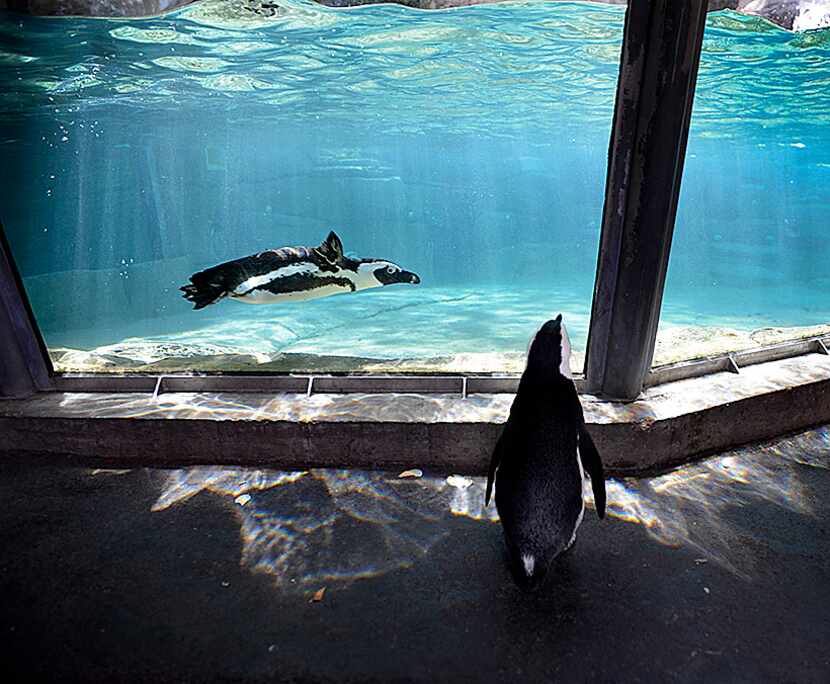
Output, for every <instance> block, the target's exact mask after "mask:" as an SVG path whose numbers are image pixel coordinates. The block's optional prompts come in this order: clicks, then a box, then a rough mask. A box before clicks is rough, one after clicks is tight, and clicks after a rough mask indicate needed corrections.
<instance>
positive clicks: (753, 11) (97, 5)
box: [0, 0, 830, 31]
mask: <svg viewBox="0 0 830 684" xmlns="http://www.w3.org/2000/svg"><path fill="white" fill-rule="evenodd" d="M381 1H383V2H394V3H395V4H398V5H405V6H407V7H413V8H416V9H422V10H438V9H448V8H451V7H463V6H467V5H483V4H490V3H493V2H499V0H316V2H317V3H318V4H321V5H325V6H327V7H356V6H363V5H372V4H380V2H381ZM595 1H596V2H601V3H604V4H608V5H623V4H625V2H626V0H595ZM191 2H192V0H0V8H4V7H7V8H8V9H12V10H15V11H18V12H26V13H28V14H38V15H53V16H58V15H62V16H69V15H76V16H91V17H134V16H151V15H158V14H162V13H164V12H168V11H170V10H173V9H176V8H178V7H182V6H184V5H188V4H191ZM192 4H193V5H194V6H195V10H196V11H195V14H196V15H199V16H201V15H202V14H205V16H208V17H209V18H211V19H213V20H215V19H222V20H223V21H224V22H225V23H228V22H230V23H231V24H232V25H234V26H236V25H241V26H245V25H249V24H250V22H252V21H254V22H258V23H257V24H256V25H264V24H266V23H267V22H268V20H269V19H270V18H276V17H280V18H282V17H284V16H285V14H286V13H287V12H289V11H290V10H288V9H286V8H283V7H281V6H280V4H279V3H278V2H275V1H274V0H247V1H246V2H242V3H236V2H230V1H229V0H198V1H197V2H194V3H192ZM204 7H209V9H207V10H205V9H203V8H204ZM724 9H730V10H734V11H736V12H740V13H741V14H749V15H753V16H758V17H763V18H764V19H767V20H768V21H771V22H772V23H774V24H777V25H778V26H782V27H784V28H786V29H789V30H794V31H806V30H809V29H815V28H822V27H827V26H830V5H828V3H827V2H826V1H825V0H709V11H710V12H714V11H718V10H724ZM246 17H247V18H246Z"/></svg>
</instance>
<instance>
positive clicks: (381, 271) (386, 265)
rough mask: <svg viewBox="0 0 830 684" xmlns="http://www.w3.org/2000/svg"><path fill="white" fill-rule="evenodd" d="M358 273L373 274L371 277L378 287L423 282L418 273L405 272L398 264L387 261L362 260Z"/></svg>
mask: <svg viewBox="0 0 830 684" xmlns="http://www.w3.org/2000/svg"><path fill="white" fill-rule="evenodd" d="M358 272H360V273H366V274H371V277H372V278H374V280H376V281H377V285H394V284H396V283H408V284H410V285H417V284H418V283H420V282H421V279H420V278H419V277H418V274H417V273H412V272H411V271H405V270H404V269H402V268H401V267H400V266H398V265H397V264H396V263H393V262H391V261H387V260H385V259H361V260H360V265H359V266H358Z"/></svg>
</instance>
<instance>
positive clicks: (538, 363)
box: [526, 314, 571, 378]
mask: <svg viewBox="0 0 830 684" xmlns="http://www.w3.org/2000/svg"><path fill="white" fill-rule="evenodd" d="M527 371H529V372H530V373H532V374H533V375H534V376H536V377H539V378H552V377H556V376H558V375H564V376H565V377H566V378H570V377H571V343H570V340H569V339H568V331H567V330H566V329H565V324H564V323H563V322H562V314H559V315H558V316H557V317H556V318H553V319H551V320H549V321H548V322H547V323H545V324H544V325H543V326H542V327H541V328H539V330H538V332H537V333H536V335H535V336H534V337H533V339H532V340H531V341H530V347H529V349H528V352H527V368H526V372H527Z"/></svg>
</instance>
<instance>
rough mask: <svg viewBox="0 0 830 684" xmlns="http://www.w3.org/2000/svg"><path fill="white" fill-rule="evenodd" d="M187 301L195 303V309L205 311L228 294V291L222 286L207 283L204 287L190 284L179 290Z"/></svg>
mask: <svg viewBox="0 0 830 684" xmlns="http://www.w3.org/2000/svg"><path fill="white" fill-rule="evenodd" d="M179 289H180V290H181V291H182V292H183V293H184V294H182V297H184V298H185V299H186V300H187V301H189V302H192V303H193V308H194V309H204V308H205V307H206V306H207V305H208V304H213V303H214V302H217V301H218V300H220V299H221V298H222V297H224V296H225V295H226V294H227V290H225V288H224V287H222V286H220V285H216V284H213V283H207V284H203V285H196V284H189V285H184V286H182V287H180V288H179Z"/></svg>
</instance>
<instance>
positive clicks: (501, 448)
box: [484, 425, 508, 506]
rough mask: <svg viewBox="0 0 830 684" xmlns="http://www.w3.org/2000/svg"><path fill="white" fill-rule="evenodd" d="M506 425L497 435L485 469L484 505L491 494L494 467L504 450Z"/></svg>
mask: <svg viewBox="0 0 830 684" xmlns="http://www.w3.org/2000/svg"><path fill="white" fill-rule="evenodd" d="M507 427H508V426H507V425H505V427H504V431H503V432H502V433H501V435H500V436H499V441H498V442H496V448H495V449H493V455H492V456H491V457H490V467H489V469H488V470H487V491H486V492H485V493H484V505H485V506H489V505H490V496H491V495H492V494H493V482H494V481H495V479H496V469H497V468H498V467H499V464H500V463H501V457H502V453H503V451H504V435H505V433H506V432H507Z"/></svg>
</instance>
